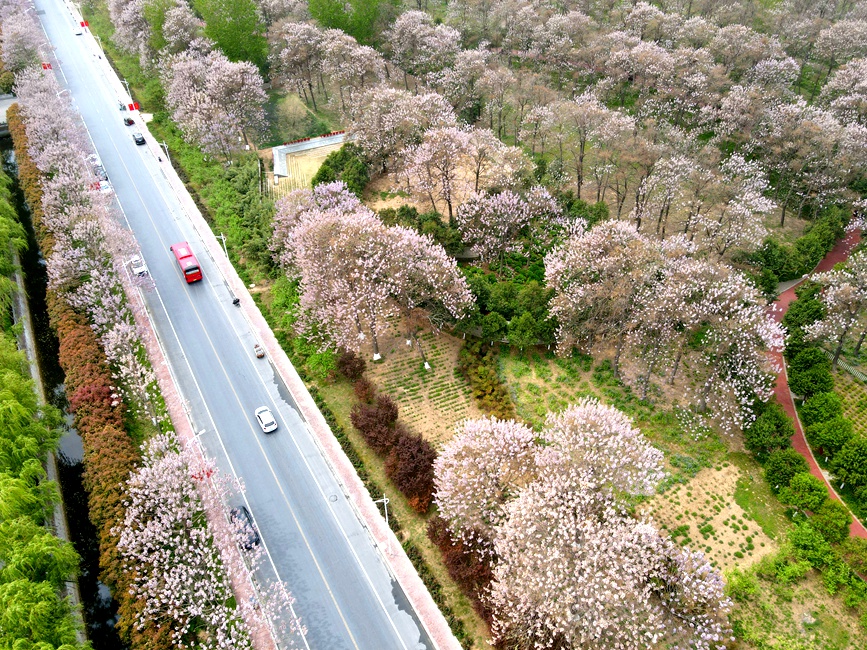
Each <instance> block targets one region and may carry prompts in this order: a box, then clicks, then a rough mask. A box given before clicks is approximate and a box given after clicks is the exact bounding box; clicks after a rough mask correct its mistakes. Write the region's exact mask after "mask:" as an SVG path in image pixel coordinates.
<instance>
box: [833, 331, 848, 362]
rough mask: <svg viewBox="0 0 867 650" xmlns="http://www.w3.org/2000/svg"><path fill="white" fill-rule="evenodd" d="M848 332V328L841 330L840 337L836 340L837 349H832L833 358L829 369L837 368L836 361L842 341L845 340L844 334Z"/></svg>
mask: <svg viewBox="0 0 867 650" xmlns="http://www.w3.org/2000/svg"><path fill="white" fill-rule="evenodd" d="M848 333H849V328H848V327H847V328H846V329H844V330H843V333H842V334H840V338H839V339H838V341H837V349H836V350H834V358H833V359H832V360H831V370H836V369H837V362H838V361H839V360H840V353H841V352H842V351H843V342H844V341H845V340H846V335H847V334H848Z"/></svg>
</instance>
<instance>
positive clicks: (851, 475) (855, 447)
mask: <svg viewBox="0 0 867 650" xmlns="http://www.w3.org/2000/svg"><path fill="white" fill-rule="evenodd" d="M831 469H833V470H834V474H835V475H836V476H837V478H838V479H840V481H841V482H842V483H846V484H849V485H851V486H852V487H853V488H859V487H862V486H865V485H867V438H864V437H862V436H855V437H853V438H852V439H851V440H849V442H847V443H846V444H845V445H843V447H842V448H841V449H840V451H839V453H838V454H837V455H835V456H834V458H833V459H832V460H831Z"/></svg>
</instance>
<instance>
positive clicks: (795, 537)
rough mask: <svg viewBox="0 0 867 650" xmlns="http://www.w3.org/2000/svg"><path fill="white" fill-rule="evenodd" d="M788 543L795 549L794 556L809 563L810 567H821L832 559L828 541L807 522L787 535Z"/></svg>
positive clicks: (832, 554) (832, 553) (832, 555)
mask: <svg viewBox="0 0 867 650" xmlns="http://www.w3.org/2000/svg"><path fill="white" fill-rule="evenodd" d="M789 541H790V542H791V543H792V546H793V547H794V549H795V554H796V555H797V556H798V557H800V558H803V559H804V560H806V561H807V562H809V563H810V566H812V567H815V568H820V567H823V566H825V565H826V564H828V563H829V562H830V561H831V560H833V558H834V552H833V551H832V550H831V545H830V544H829V543H828V540H826V539H825V537H824V536H823V535H822V534H821V533H819V532H818V531H817V530H816V529H815V528H813V526H812V525H811V523H809V522H804V523H802V524H799V525H798V526H796V527H795V528H794V529H793V530H792V532H790V533H789Z"/></svg>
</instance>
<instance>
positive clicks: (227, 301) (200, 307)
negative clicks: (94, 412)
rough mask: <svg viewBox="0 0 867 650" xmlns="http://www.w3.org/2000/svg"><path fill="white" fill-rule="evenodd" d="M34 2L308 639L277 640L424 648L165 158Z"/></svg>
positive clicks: (175, 346)
mask: <svg viewBox="0 0 867 650" xmlns="http://www.w3.org/2000/svg"><path fill="white" fill-rule="evenodd" d="M36 6H37V9H38V14H39V18H40V20H41V21H42V23H43V26H44V28H45V30H46V33H47V35H48V37H49V39H50V42H51V43H52V44H53V45H54V47H55V55H56V58H57V60H58V64H56V66H55V67H56V68H59V69H57V70H56V72H57V73H58V77H59V79H60V81H61V83H62V84H64V83H65V84H66V87H67V88H68V89H69V91H70V93H71V95H72V97H73V100H74V104H75V106H76V108H77V109H78V110H79V111H80V113H81V115H82V117H83V119H84V122H85V123H86V125H87V128H88V131H89V132H90V135H91V138H92V140H93V142H94V144H95V146H96V149H97V151H98V153H99V156H100V157H101V159H102V163H103V165H104V166H105V169H106V171H107V172H108V175H109V178H110V181H111V184H112V186H113V188H114V191H115V195H116V197H117V199H118V201H119V203H120V206H121V207H122V209H123V213H124V214H125V216H126V219H127V220H128V222H129V224H130V226H131V228H132V230H133V232H134V233H135V236H136V239H137V241H138V243H139V245H140V247H141V251H142V255H143V257H144V259H145V261H146V262H147V265H148V267H149V269H150V274H151V277H152V279H153V283H154V286H153V287H152V288H151V289H150V290H148V291H146V292H145V298H146V301H147V303H148V307H149V310H150V311H151V314H152V317H153V320H154V325H155V329H156V331H157V334H158V336H159V338H160V340H161V342H162V345H163V347H164V349H165V351H166V353H167V356H168V358H169V360H170V363H171V364H172V370H173V372H174V375H175V377H176V378H177V379H178V382H179V384H180V389H181V393H182V395H183V397H184V398H185V401H186V404H187V408H188V410H189V412H190V414H191V419H192V421H193V426H194V430H196V431H199V432H200V435H199V439H200V441H201V442H202V445H203V447H204V448H205V450H206V452H207V453H208V454H209V455H211V456H213V457H214V458H216V460H217V463H218V465H219V466H220V467H221V469H223V470H225V471H228V472H231V473H233V474H234V475H236V476H238V477H239V478H240V479H241V480H242V481H243V483H244V484H245V486H246V497H245V498H246V503H247V504H248V507H249V509H250V511H251V512H252V514H253V517H254V518H255V520H256V524H257V526H258V528H259V531H260V533H261V536H262V541H263V544H264V545H265V547H266V549H267V552H268V560H267V561H266V562H265V563H264V565H263V567H262V569H261V570H260V572H259V573H260V575H259V576H257V577H258V578H260V579H261V581H262V582H263V584H264V582H265V581H266V580H267V579H269V578H270V577H271V576H272V575H273V573H274V572H276V574H277V575H278V576H279V578H280V579H282V580H283V581H284V582H285V584H286V585H287V587H288V588H289V590H290V591H291V593H292V594H293V596H294V597H295V598H296V603H295V606H294V607H295V611H296V612H297V614H298V615H299V616H300V618H301V621H302V623H303V625H304V626H306V628H307V634H306V636H305V637H303V638H294V639H283V640H282V641H283V642H284V643H286V644H288V643H290V642H294V643H295V644H296V645H298V646H300V647H306V648H315V649H322V650H340V649H343V648H358V649H365V650H366V649H371V650H389V649H392V648H394V649H399V648H407V649H411V650H416V649H421V648H433V645H432V643H431V642H430V640H429V638H428V635H427V634H426V633H425V631H424V630H423V628H422V626H421V624H420V623H419V620H418V617H417V616H416V615H415V612H413V611H411V610H410V609H409V606H408V603H407V601H406V598H405V597H404V594H403V592H402V590H401V588H400V586H399V585H398V584H397V583H396V582H395V581H394V580H393V577H392V575H391V573H390V571H389V570H388V567H387V566H386V565H385V563H384V562H383V560H382V558H381V557H380V554H379V553H378V551H377V549H376V548H375V546H374V544H373V542H372V540H371V538H370V537H369V535H368V534H367V532H366V529H365V528H364V527H363V525H362V524H361V522H360V521H359V519H358V518H357V516H356V514H355V511H354V510H353V509H352V507H351V505H350V503H349V502H348V500H347V499H346V497H345V496H344V494H343V493H342V492H341V489H340V487H339V485H338V483H337V481H336V480H335V478H334V476H333V475H332V474H331V472H330V470H329V467H328V465H327V463H326V462H325V460H324V459H323V457H322V455H321V453H320V451H319V448H318V447H317V445H316V443H315V441H314V439H313V437H312V436H311V434H310V432H309V431H308V430H307V428H306V427H305V425H304V424H303V423H302V421H301V419H300V418H299V416H298V413H297V411H296V410H295V408H294V407H293V404H292V401H291V398H290V397H289V394H288V391H287V390H286V389H285V387H284V386H283V384H282V382H281V381H280V380H279V378H278V377H277V376H276V375H275V373H274V372H273V369H272V368H271V366H270V364H269V363H268V361H267V359H265V360H257V359H256V358H255V357H254V355H253V344H254V342H255V341H254V339H253V336H252V334H251V333H250V330H249V328H248V325H247V323H246V321H245V320H244V318H243V316H242V314H241V313H240V310H238V309H236V308H235V307H233V306H232V303H231V295H230V294H229V292H228V290H227V288H226V286H225V284H224V283H223V281H222V278H221V277H220V276H219V273H218V271H217V270H216V268H215V266H214V264H213V262H212V260H210V259H209V258H208V257H207V255H205V254H204V247H203V246H202V245H201V244H200V242H199V240H198V234H197V233H196V231H195V230H194V229H193V227H192V225H191V224H190V222H189V221H188V220H187V219H186V218H185V216H184V213H183V210H182V209H181V207H180V204H179V203H178V201H177V199H176V197H174V196H173V195H172V194H171V192H170V190H169V186H168V183H167V182H166V180H165V178H164V177H163V175H162V173H161V172H160V165H161V164H166V163H159V162H158V161H157V160H156V159H155V158H154V155H153V153H152V152H151V150H150V149H149V147H140V146H136V145H135V144H134V143H133V139H132V133H133V132H136V131H137V127H136V126H132V127H126V126H124V125H123V123H122V118H123V117H124V116H126V115H127V114H128V113H125V112H121V111H120V110H118V100H119V99H124V100H125V99H127V98H126V96H125V95H123V94H122V93H121V92H120V91H119V90H118V87H117V84H116V81H115V82H114V83H111V82H110V80H109V77H108V74H107V68H106V66H105V62H104V61H103V60H101V59H99V58H98V57H97V54H96V52H98V49H97V47H96V45H95V41H94V40H93V39H92V37H91V36H90V35H89V34H88V33H87V31H86V30H85V33H84V34H82V35H76V34H75V31H76V30H75V25H76V23H75V21H74V20H73V18H72V16H71V14H70V11H69V8H68V7H67V6H66V5H65V4H63V3H62V2H60V1H59V0H37V1H36ZM135 119H136V120H138V115H137V114H136V115H135ZM77 154H78V152H70V155H77ZM184 240H186V241H189V242H190V244H191V246H192V248H193V251H194V252H198V253H199V255H198V257H199V262H200V264H201V266H202V269H203V272H204V278H205V279H204V281H202V282H199V283H196V284H192V285H187V284H186V283H185V282H184V280H183V278H182V277H181V273H180V270H179V268H178V266H177V264H176V262H175V260H174V257H173V256H172V254H171V253H170V251H169V246H171V245H172V244H174V243H176V242H179V241H184ZM262 405H267V406H269V407H270V408H271V410H272V411H273V412H274V414H275V415H276V417H277V420H278V422H279V424H280V426H279V429H278V430H277V431H276V432H274V433H272V434H268V435H266V434H263V433H262V431H261V430H260V429H259V427H258V425H257V424H256V421H255V419H254V416H253V411H254V409H255V408H256V407H259V406H262ZM243 499H244V497H242V496H238V497H237V498H236V501H237V502H238V503H240V502H242V501H243ZM229 505H236V504H235V503H231V504H229ZM281 645H283V644H282V643H281Z"/></svg>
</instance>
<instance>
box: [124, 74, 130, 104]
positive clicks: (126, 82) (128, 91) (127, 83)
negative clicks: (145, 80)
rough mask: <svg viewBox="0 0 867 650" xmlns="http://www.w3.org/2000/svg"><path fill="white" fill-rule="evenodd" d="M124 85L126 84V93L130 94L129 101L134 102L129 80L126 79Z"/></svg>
mask: <svg viewBox="0 0 867 650" xmlns="http://www.w3.org/2000/svg"><path fill="white" fill-rule="evenodd" d="M123 85H124V86H126V94H127V95H129V101H130V102H132V93H131V92H130V89H129V82H128V81H127V80H126V79H124V80H123Z"/></svg>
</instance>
